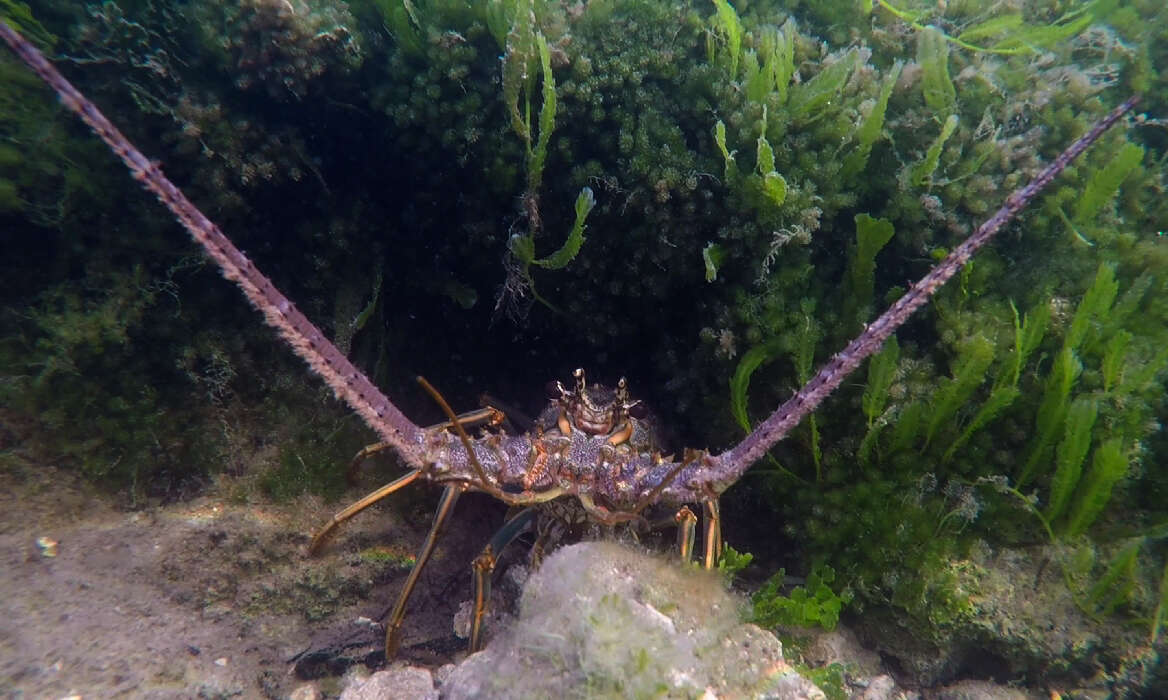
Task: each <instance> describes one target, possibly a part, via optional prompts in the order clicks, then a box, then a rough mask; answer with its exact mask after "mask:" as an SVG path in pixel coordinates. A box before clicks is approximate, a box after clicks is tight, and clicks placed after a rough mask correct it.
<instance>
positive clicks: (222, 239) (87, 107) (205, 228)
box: [0, 20, 423, 469]
mask: <svg viewBox="0 0 1168 700" xmlns="http://www.w3.org/2000/svg"><path fill="white" fill-rule="evenodd" d="M0 38H3V39H4V41H5V43H7V44H8V45H9V46H10V47H12V50H13V51H14V52H15V53H16V55H17V56H19V57H20V58H21V60H23V61H24V62H25V63H26V64H28V67H29V68H31V69H32V71H33V72H34V73H36V74H37V76H39V77H40V78H41V80H43V81H44V82H45V83H47V84H48V85H49V87H51V88H52V89H53V90H54V91H56V93H57V95H58V96H59V97H60V99H61V103H62V104H64V105H65V106H66V107H68V108H69V109H70V110H72V111H73V112H74V113H76V114H77V116H79V117H81V120H82V121H84V122H85V123H86V124H87V125H88V126H89V128H90V129H92V130H93V132H94V133H95V134H97V135H98V136H99V137H100V138H101V140H102V141H105V143H106V145H108V146H109V147H110V150H112V151H113V152H114V154H115V155H117V156H118V158H121V160H122V162H123V163H125V164H126V167H127V168H129V169H130V172H131V174H132V175H133V177H134V179H135V180H137V181H138V182H139V183H141V184H142V186H143V187H145V188H146V189H148V190H150V191H151V192H152V193H154V195H155V196H156V197H158V200H159V201H160V202H162V203H163V204H164V205H165V206H166V208H167V209H169V210H170V212H171V214H173V215H174V217H175V219H177V220H178V222H179V223H180V224H182V225H183V227H184V228H185V229H186V230H187V232H188V233H190V234H191V237H192V238H194V239H195V240H196V241H197V242H198V243H199V244H200V245H201V246H203V249H204V250H206V252H207V255H209V256H210V257H211V259H212V260H214V261H215V263H216V264H217V265H218V266H219V269H220V270H221V271H222V273H223V276H224V277H226V278H227V279H229V280H231V281H232V282H234V283H235V284H237V285H238V286H239V288H240V289H241V290H243V293H244V295H245V296H247V299H248V301H250V302H251V304H252V306H254V307H256V308H257V309H258V310H259V311H260V312H261V313H262V314H263V315H264V320H265V321H267V323H268V325H270V326H272V327H273V328H275V329H276V331H277V332H279V334H280V335H281V336H283V338H284V340H285V341H287V342H288V344H289V345H290V346H291V347H292V349H293V351H295V352H296V354H297V355H299V356H300V357H301V358H302V359H303V360H304V361H305V362H306V363H308V366H309V367H310V368H311V369H312V371H314V372H316V373H317V374H318V375H320V377H321V378H322V379H324V381H325V383H326V384H328V385H329V387H330V388H331V389H332V390H333V392H334V393H335V394H336V395H337V397H338V398H340V399H341V400H343V401H344V402H345V403H347V404H348V405H349V406H350V407H351V408H352V409H353V410H354V411H356V412H357V414H358V415H360V416H361V418H363V419H364V420H365V423H366V424H368V425H369V427H371V428H373V430H374V431H376V432H377V433H378V435H380V436H381V438H382V439H383V440H384V441H386V442H388V443H390V444H392V445H393V446H394V447H395V448H396V449H397V451H398V452H399V453H400V454H401V457H402V459H403V460H405V462H406V463H407V464H409V465H410V466H411V467H414V468H415V469H418V468H421V467H422V465H423V460H422V452H421V447H420V446H421V442H422V436H423V432H422V429H421V428H420V427H419V426H417V425H415V424H414V423H413V421H411V420H410V419H409V418H406V416H405V414H403V413H402V412H401V411H399V410H398V408H397V407H396V406H394V405H393V403H391V402H390V400H389V399H388V398H387V397H386V396H385V394H383V393H382V392H381V390H380V389H378V388H377V387H376V386H375V385H374V384H373V382H371V381H369V378H368V377H366V376H365V374H364V373H363V372H361V371H360V370H358V369H357V368H356V367H355V366H353V363H351V362H349V359H348V358H347V357H345V356H344V354H343V353H341V351H340V350H338V349H337V347H336V346H335V345H333V344H332V342H331V341H330V340H329V339H328V338H326V337H325V335H324V334H323V333H321V332H320V329H318V328H317V327H316V326H315V325H313V323H312V322H311V321H309V320H308V318H307V317H306V316H305V315H304V314H303V313H301V312H300V311H299V310H298V309H297V308H296V306H295V305H293V304H292V302H291V301H290V300H289V299H288V297H286V296H284V295H283V294H282V293H281V292H280V290H278V289H276V287H275V285H273V284H272V282H271V280H269V279H268V278H267V277H266V276H265V275H264V274H263V273H262V272H260V271H259V270H258V269H257V268H256V266H255V265H254V264H253V263H252V262H251V261H250V260H248V259H247V256H245V255H244V254H243V253H242V252H241V251H240V250H239V249H238V248H236V247H235V245H234V244H233V243H232V242H231V241H230V240H229V239H228V238H227V236H224V235H223V232H222V231H220V230H219V227H218V226H216V225H215V224H214V223H212V222H211V220H210V219H208V218H207V217H206V216H205V215H204V214H203V212H201V211H199V209H198V207H196V206H195V205H194V204H193V203H192V202H191V201H190V200H189V199H187V197H186V195H184V194H183V193H182V191H181V190H179V188H178V187H176V186H175V185H174V183H172V182H171V181H170V180H169V179H168V178H167V177H166V176H165V175H163V174H162V171H161V170H160V169H159V168H158V166H157V165H155V164H154V163H153V162H151V161H150V160H149V159H147V158H146V156H144V155H143V154H142V152H141V151H139V150H138V149H137V148H135V147H134V145H133V144H132V143H130V141H129V140H128V139H127V138H126V137H125V136H123V135H122V133H121V132H120V131H118V129H117V127H115V126H114V125H113V124H111V123H110V121H109V120H108V119H106V118H105V115H103V114H102V113H101V111H100V110H98V108H97V106H96V105H94V104H93V103H92V102H90V101H89V100H88V99H87V98H86V97H85V96H84V95H82V94H81V93H80V92H79V91H78V90H77V88H75V87H73V85H72V83H70V82H69V81H68V80H66V79H65V76H63V75H61V73H60V71H58V70H57V69H56V68H55V67H54V66H53V64H52V63H50V62H49V61H48V59H46V58H45V57H44V55H43V54H41V52H40V51H39V50H38V49H37V48H36V47H35V46H33V45H32V44H31V43H30V42H29V41H28V40H27V39H25V38H24V37H23V36H21V35H20V34H19V33H18V32H16V31H15V30H14V29H12V28H11V27H9V26H8V24H7V23H5V22H4V21H3V20H0Z"/></svg>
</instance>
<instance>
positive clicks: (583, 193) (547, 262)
mask: <svg viewBox="0 0 1168 700" xmlns="http://www.w3.org/2000/svg"><path fill="white" fill-rule="evenodd" d="M595 206H596V197H595V196H593V194H592V188H591V187H585V188H583V189H581V190H580V194H579V195H577V197H576V220H575V222H574V223H573V224H572V230H571V231H569V232H568V238H567V239H566V240H565V241H564V244H563V245H562V246H560V247H559V249H557V250H556V252H554V253H552V254H551V255H548V256H546V257H543V258H535V257H534V251H535V249H534V247H532V248H531V255H532V257H531V258H527V259H526V262H528V263H530V264H532V265H538V266H540V267H542V268H543V269H545V270H560V269H563V268H565V267H567V266H568V263H570V262H572V261H573V260H575V259H576V256H577V255H578V254H579V253H580V247H581V246H583V245H584V228H585V223H586V222H587V220H588V214H589V213H590V212H591V211H592V209H593V207H595ZM521 259H522V258H521Z"/></svg>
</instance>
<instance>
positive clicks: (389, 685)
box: [341, 666, 438, 700]
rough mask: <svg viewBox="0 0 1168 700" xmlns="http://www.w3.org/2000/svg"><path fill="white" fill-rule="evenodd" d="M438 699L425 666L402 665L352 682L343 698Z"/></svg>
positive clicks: (372, 699)
mask: <svg viewBox="0 0 1168 700" xmlns="http://www.w3.org/2000/svg"><path fill="white" fill-rule="evenodd" d="M389 698H392V699H393V700H438V691H437V690H435V689H434V678H433V676H431V675H430V672H429V671H428V670H426V669H424V668H418V667H415V666H400V667H397V668H391V669H387V670H385V671H378V672H377V673H374V674H373V675H372V676H369V677H368V678H365V679H363V680H357V681H355V682H354V683H352V684H350V685H349V686H348V687H347V688H345V690H344V691H343V692H342V693H341V700H388V699H389Z"/></svg>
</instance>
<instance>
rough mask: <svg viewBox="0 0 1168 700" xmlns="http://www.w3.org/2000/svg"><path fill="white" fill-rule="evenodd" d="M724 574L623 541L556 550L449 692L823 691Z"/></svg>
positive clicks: (795, 694)
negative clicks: (511, 618) (510, 619)
mask: <svg viewBox="0 0 1168 700" xmlns="http://www.w3.org/2000/svg"><path fill="white" fill-rule="evenodd" d="M740 605H741V602H740V601H739V600H738V599H736V598H735V597H734V596H733V595H732V594H731V593H730V592H728V591H727V590H726V587H725V585H724V583H723V582H722V579H721V578H720V577H719V576H717V575H716V574H712V573H707V572H703V571H699V570H696V569H694V568H691V567H686V566H680V565H678V564H677V563H672V562H668V561H665V560H663V559H660V558H657V557H652V556H649V555H646V554H641V553H639V552H635V551H632V550H630V549H628V548H625V547H622V546H620V545H616V544H612V543H605V542H590V543H585V544H579V545H575V546H572V547H566V548H564V549H561V550H559V551H558V552H556V553H555V554H554V555H552V556H551V557H550V558H549V559H548V560H547V561H546V562H544V564H543V565H542V566H541V567H540V569H539V571H538V572H536V573H535V574H534V575H532V577H531V578H530V579H529V580H528V583H527V585H526V587H525V588H524V592H523V597H522V601H521V611H520V614H519V618H518V620H517V621H516V622H515V624H514V626H513V627H512V628H511V629H510V630H508V631H506V632H503V633H501V634H500V635H499V636H497V637H496V638H495V639H494V640H493V641H492V642H491V644H490V645H488V647H487V648H486V649H485V650H484V651H483V652H481V653H479V654H475V655H473V656H471V657H470V658H468V659H467V660H466V661H464V662H463V663H462V664H461V665H459V666H458V667H457V668H456V669H455V670H454V672H453V673H452V674H451V675H450V676H449V677H448V678H447V679H446V681H445V682H444V683H443V685H442V696H443V697H444V698H451V699H453V698H474V697H493V698H530V697H553V696H555V695H560V694H564V693H568V694H571V691H572V690H573V689H575V690H580V691H583V690H586V691H587V693H588V696H589V697H668V698H689V697H693V698H697V697H703V696H706V697H709V696H710V695H709V694H712V696H713V697H763V696H765V697H769V698H822V697H824V694H823V692H822V691H820V690H819V689H818V688H817V687H815V685H814V684H812V683H811V682H810V681H808V680H806V679H804V678H802V677H801V676H799V675H798V674H797V673H796V672H795V670H794V669H792V668H791V666H789V665H788V664H787V663H786V662H785V661H784V660H783V649H782V644H781V643H780V642H779V640H778V639H777V638H775V636H774V635H772V634H771V633H769V632H766V631H764V630H762V629H760V628H759V627H757V626H755V625H751V624H744V623H742V622H741V621H740V618H739V614H738V611H739V607H740Z"/></svg>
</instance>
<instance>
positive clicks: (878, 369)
mask: <svg viewBox="0 0 1168 700" xmlns="http://www.w3.org/2000/svg"><path fill="white" fill-rule="evenodd" d="M899 361H900V345H899V344H898V343H897V341H896V336H892V337H891V338H889V339H888V340H886V341H885V342H884V347H883V348H881V349H880V352H878V353H876V354H875V355H873V356H872V359H871V360H869V361H868V381H867V383H866V384H865V385H864V393H863V395H862V396H861V397H860V407H861V408H862V409H863V411H864V415H865V416H866V417H867V419H868V431H867V432H866V433H865V434H864V439H863V440H862V441H861V442H860V447H859V449H858V450H856V455H857V456H858V457H859V458H860V461H861V462H863V463H864V464H868V463H870V461H871V454H872V450H873V448H874V447H875V445H876V441H877V440H878V439H879V437H880V432H881V431H882V430H883V428H884V426H885V422H884V421H882V420H880V418H881V416H882V415H883V414H884V409H885V406H886V405H887V403H888V390H889V388H890V387H891V386H892V383H893V381H895V379H896V369H897V365H898V363H899Z"/></svg>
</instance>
